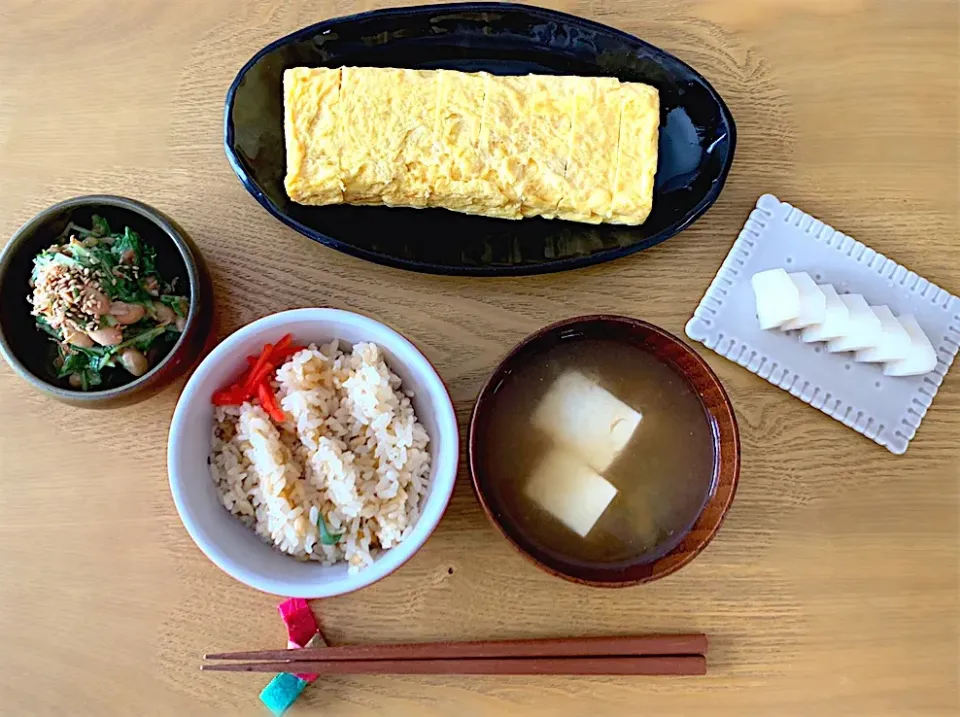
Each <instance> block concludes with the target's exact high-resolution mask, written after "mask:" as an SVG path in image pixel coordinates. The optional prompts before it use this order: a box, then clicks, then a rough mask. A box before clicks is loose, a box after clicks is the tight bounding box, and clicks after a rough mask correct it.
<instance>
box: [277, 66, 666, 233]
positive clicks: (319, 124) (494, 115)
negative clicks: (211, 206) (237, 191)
mask: <svg viewBox="0 0 960 717" xmlns="http://www.w3.org/2000/svg"><path fill="white" fill-rule="evenodd" d="M283 91H284V131H285V136H286V154H287V175H286V178H285V180H284V185H285V187H286V191H287V194H288V195H289V197H290V198H291V199H292V200H293V201H295V202H298V203H300V204H314V205H328V204H361V205H363V204H367V205H387V206H404V207H421V208H422V207H440V208H444V209H449V210H452V211H457V212H465V213H468V214H479V215H482V216H489V217H499V218H503V219H523V218H525V217H536V216H540V217H545V218H547V219H554V218H556V219H566V220H570V221H578V222H587V223H590V224H599V223H601V222H608V223H612V224H642V223H643V222H644V221H645V220H646V218H647V216H648V215H649V214H650V210H651V208H652V206H653V180H654V175H655V174H656V170H657V142H658V133H659V122H660V97H659V94H658V92H657V90H656V89H654V88H653V87H650V86H648V85H644V84H640V83H633V82H620V81H619V80H617V79H615V78H609V77H574V76H554V75H524V76H509V77H504V76H497V75H490V74H488V73H486V72H479V73H466V72H455V71H452V70H405V69H393V68H379V67H340V68H308V67H295V68H291V69H288V70H286V71H285V72H284V75H283Z"/></svg>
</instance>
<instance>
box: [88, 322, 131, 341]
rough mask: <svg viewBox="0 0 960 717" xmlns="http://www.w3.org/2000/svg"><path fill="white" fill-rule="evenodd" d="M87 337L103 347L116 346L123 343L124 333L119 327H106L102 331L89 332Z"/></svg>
mask: <svg viewBox="0 0 960 717" xmlns="http://www.w3.org/2000/svg"><path fill="white" fill-rule="evenodd" d="M87 336H89V337H90V338H91V339H93V340H94V341H96V342H97V343H98V344H100V345H101V346H116V345H117V344H119V343H120V342H121V341H123V333H122V332H121V331H120V328H119V327H117V326H105V327H104V328H102V329H94V330H93V331H88V332H87Z"/></svg>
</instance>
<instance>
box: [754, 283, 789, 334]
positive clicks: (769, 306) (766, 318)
mask: <svg viewBox="0 0 960 717" xmlns="http://www.w3.org/2000/svg"><path fill="white" fill-rule="evenodd" d="M750 284H751V286H753V293H754V295H755V296H756V300H757V318H758V319H759V321H760V328H761V329H764V330H767V329H776V328H779V327H780V326H781V325H783V324H785V323H787V322H788V321H792V320H793V319H796V318H798V317H799V316H800V290H799V289H798V288H797V285H796V284H795V283H794V282H793V279H791V278H790V275H789V274H787V272H785V271H784V270H783V269H770V270H769V271H761V272H760V273H759V274H754V275H753V277H752V278H751V279H750Z"/></svg>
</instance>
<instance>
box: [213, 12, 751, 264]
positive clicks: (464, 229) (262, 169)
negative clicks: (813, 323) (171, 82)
mask: <svg viewBox="0 0 960 717" xmlns="http://www.w3.org/2000/svg"><path fill="white" fill-rule="evenodd" d="M341 65H360V66H373V67H407V68H422V69H435V68H443V69H453V70H462V71H467V72H476V71H480V70H485V71H487V72H491V73H495V74H501V75H521V74H527V73H540V74H568V75H584V76H613V77H617V78H619V79H620V80H622V81H628V82H646V83H647V84H650V85H653V86H654V87H656V88H657V89H658V90H659V91H660V102H661V117H660V159H659V165H658V170H657V178H656V186H655V190H654V200H653V212H652V213H651V215H650V217H649V218H648V219H647V221H646V223H645V224H643V225H642V226H639V227H624V226H615V225H599V226H594V225H589V224H578V223H575V222H565V221H556V220H552V221H551V220H546V219H540V218H537V219H526V220H523V221H509V220H503V219H489V218H485V217H476V216H469V215H465V214H458V213H456V212H449V211H446V210H443V209H419V210H418V209H403V208H387V207H351V206H345V205H340V206H331V207H307V206H302V205H299V204H296V203H295V202H293V201H291V200H290V199H289V198H288V197H287V195H286V192H285V191H284V187H283V176H284V173H285V152H284V136H283V71H284V70H285V69H287V68H289V67H299V66H307V67H338V66H341ZM224 120H225V121H224V124H225V139H224V141H225V145H226V151H227V156H228V158H229V159H230V162H231V164H232V165H233V168H234V170H235V171H236V173H237V175H238V176H239V177H240V180H241V181H242V182H243V184H244V186H245V187H246V188H247V189H248V190H249V191H250V193H251V194H252V195H253V196H254V197H255V198H256V199H257V201H259V202H260V204H262V205H263V206H264V208H266V209H267V211H269V212H270V213H271V214H273V215H274V216H275V217H277V218H278V219H280V220H281V221H282V222H284V223H285V224H287V225H289V226H291V227H293V228H294V229H296V230H297V231H299V232H301V233H303V234H305V235H306V236H308V237H310V238H311V239H315V240H316V241H318V242H320V243H322V244H325V245H327V246H330V247H333V248H334V249H338V250H340V251H344V252H347V253H348V254H352V255H354V256H359V257H362V258H364V259H369V260H371V261H375V262H379V263H382V264H388V265H391V266H397V267H401V268H405V269H412V270H416V271H425V272H432V273H442V274H466V275H470V274H472V275H503V274H534V273H541V272H549V271H559V270H562V269H572V268H575V267H580V266H586V265H588V264H596V263H598V262H602V261H608V260H610V259H615V258H618V257H622V256H625V255H627V254H631V253H633V252H636V251H640V250H641V249H646V248H648V247H651V246H653V245H655V244H659V243H660V242H662V241H664V240H666V239H669V238H670V237H672V236H673V235H675V234H676V233H677V232H679V231H681V230H682V229H684V228H685V227H687V226H689V225H690V224H691V223H692V222H694V221H695V220H696V219H697V218H698V217H699V216H701V215H702V214H703V213H704V212H705V211H706V210H707V209H708V208H709V207H710V206H711V205H712V204H713V203H714V202H715V201H716V199H717V197H718V195H719V194H720V190H721V189H722V188H723V184H724V181H725V180H726V177H727V173H728V171H729V170H730V165H731V163H732V162H733V152H734V146H735V144H736V128H735V125H734V122H733V117H731V115H730V111H729V110H728V109H727V106H726V105H725V104H724V102H723V100H721V99H720V97H719V95H718V94H717V93H716V91H715V90H714V89H713V88H712V87H711V86H710V84H709V83H708V82H707V81H706V80H705V79H704V78H703V77H701V76H700V75H699V74H698V73H697V72H696V71H695V70H693V69H692V68H691V67H690V66H689V65H686V64H685V63H683V62H681V61H680V60H678V59H677V58H676V57H674V56H672V55H670V54H669V53H667V52H664V51H663V50H660V49H657V48H656V47H653V46H651V45H648V44H647V43H645V42H643V41H642V40H639V39H637V38H635V37H632V36H630V35H627V34H626V33H623V32H621V31H619V30H615V29H613V28H610V27H606V26H604V25H600V24H598V23H595V22H591V21H589V20H584V19H581V18H578V17H574V16H572V15H566V14H564V13H559V12H554V11H551V10H544V9H541V8H534V7H528V6H525V5H511V4H501V3H464V4H453V5H429V6H420V7H410V8H397V9H390V10H377V11H374V12H368V13H363V14H360V15H353V16H350V17H343V18H336V19H333V20H328V21H326V22H322V23H319V24H317V25H313V26H311V27H308V28H304V29H303V30H300V31H299V32H296V33H293V34H292V35H288V36H287V37H285V38H282V39H280V40H277V41H276V42H274V43H272V44H270V45H268V46H267V47H265V48H264V49H263V50H261V51H260V52H258V53H257V54H256V55H254V57H253V58H251V60H250V61H249V62H248V63H247V64H246V65H244V67H243V69H241V70H240V73H239V74H238V75H237V77H236V79H235V80H234V82H233V84H232V85H231V86H230V90H229V92H228V94H227V104H226V112H225V117H224Z"/></svg>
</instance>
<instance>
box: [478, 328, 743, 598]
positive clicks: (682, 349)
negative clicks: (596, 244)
mask: <svg viewBox="0 0 960 717" xmlns="http://www.w3.org/2000/svg"><path fill="white" fill-rule="evenodd" d="M576 336H584V337H590V336H596V337H598V338H603V339H605V340H608V341H609V340H622V341H625V342H629V343H631V344H633V345H635V346H638V347H641V348H643V349H644V350H646V351H649V352H651V353H653V354H654V355H655V356H656V357H658V358H659V359H660V360H661V361H663V362H665V363H667V364H668V365H670V366H671V367H672V368H673V369H674V370H675V371H676V372H677V373H678V374H680V375H681V376H682V377H683V378H684V379H685V380H686V381H687V383H688V384H689V385H690V386H691V387H692V388H693V390H694V392H695V393H696V394H697V395H698V396H699V397H700V401H701V403H702V404H703V409H704V412H705V413H706V415H707V418H708V420H709V421H710V424H711V426H712V428H713V436H714V473H713V481H712V487H711V490H710V493H709V495H708V496H707V500H706V502H705V503H704V506H703V508H702V509H701V510H700V514H699V515H698V516H697V519H696V521H694V523H693V526H692V527H691V528H690V530H689V531H688V532H687V533H686V534H685V535H684V536H683V538H682V539H681V540H680V542H679V543H678V544H676V546H675V547H673V548H672V549H671V550H669V552H667V553H665V554H660V555H657V554H655V553H654V554H653V555H652V556H651V557H650V558H649V559H648V560H647V561H643V559H642V558H641V559H640V560H638V561H637V562H634V563H629V564H627V565H626V566H624V565H622V564H618V565H604V564H602V563H595V564H593V565H588V566H583V565H582V564H573V563H571V562H566V561H563V560H562V559H560V558H558V557H556V556H555V555H554V554H552V553H548V552H547V551H545V550H543V549H542V548H541V547H539V546H538V545H536V544H535V543H534V542H533V541H531V540H530V539H528V538H527V537H526V536H525V534H524V533H523V531H522V530H521V529H520V528H519V526H517V525H514V524H513V523H512V522H511V521H510V519H509V515H508V513H507V512H506V511H505V510H502V508H501V506H500V505H499V504H498V503H497V498H496V494H495V491H493V490H492V489H490V488H489V486H488V480H489V479H488V477H487V476H486V475H485V474H484V470H483V464H484V461H483V459H482V449H481V447H480V446H479V443H480V442H481V441H482V440H483V436H484V435H485V434H486V430H487V429H486V424H487V422H488V421H489V420H490V418H491V415H492V411H491V406H492V404H493V397H494V395H495V394H496V392H497V390H498V389H499V388H500V386H501V385H502V383H503V381H504V379H505V378H506V377H507V376H508V375H510V373H511V372H512V371H513V370H515V369H516V368H517V367H519V366H520V365H522V364H523V362H524V361H525V360H527V359H528V358H530V357H531V356H535V355H537V354H539V352H540V351H541V350H542V348H543V347H544V345H546V344H548V343H550V342H555V341H559V340H566V339H570V338H573V337H576ZM467 453H468V461H469V466H470V477H471V480H472V482H473V489H474V491H475V492H476V494H477V499H478V500H479V501H480V505H481V506H483V510H484V512H486V514H487V517H488V518H490V520H491V522H492V523H493V524H494V525H495V526H496V527H497V529H498V530H499V531H500V532H501V533H503V535H504V537H505V538H506V539H507V540H509V541H510V542H511V543H513V545H514V547H516V548H517V550H519V551H520V552H521V553H522V554H523V555H524V556H526V557H527V558H529V559H530V560H531V561H533V563H534V564H536V565H537V566H539V567H540V568H542V569H543V570H545V571H547V572H548V573H551V574H552V575H557V576H559V577H562V578H566V579H567V580H571V581H573V582H577V583H581V584H583V585H592V586H596V587H624V586H627V585H638V584H640V583H646V582H650V581H651V580H657V579H659V578H662V577H664V576H666V575H669V574H670V573H673V572H675V571H677V570H679V569H680V568H682V567H683V566H684V565H686V564H687V563H689V562H690V561H691V560H693V559H694V558H695V557H696V556H697V555H698V554H699V553H700V551H702V550H703V549H704V548H705V547H706V546H707V544H708V543H709V542H710V541H711V540H712V539H713V536H714V535H715V534H716V532H717V530H718V529H719V527H720V524H721V523H722V522H723V518H724V516H725V515H726V512H727V509H728V508H729V507H730V503H731V502H732V501H733V496H734V493H735V492H736V490H737V480H738V478H739V476H740V434H739V431H738V429H737V420H736V417H735V416H734V414H733V406H732V405H731V404H730V399H729V398H728V397H727V393H726V391H724V389H723V386H722V385H721V384H720V380H719V379H718V378H717V376H716V374H714V373H713V371H712V370H711V369H710V367H709V366H708V365H707V364H706V362H704V360H703V359H701V358H700V357H699V356H698V355H697V354H696V353H695V352H694V351H693V350H692V349H690V348H689V347H688V346H687V345H686V344H685V343H683V342H682V341H681V340H680V339H678V338H677V337H675V336H673V335H672V334H669V333H667V332H666V331H664V330H663V329H660V328H658V327H656V326H653V325H652V324H648V323H647V322H645V321H640V320H638V319H631V318H627V317H624V316H606V315H602V316H580V317H577V318H573V319H567V320H565V321H560V322H558V323H556V324H552V325H550V326H547V327H546V328H543V329H541V330H540V331H537V332H536V333H534V334H532V335H530V336H528V337H527V338H525V339H524V340H523V341H521V342H520V344H519V345H517V346H516V347H515V348H514V349H513V350H512V351H511V352H510V353H509V354H507V357H506V358H505V359H503V361H502V362H501V363H500V365H499V366H498V367H497V368H496V370H495V371H494V372H493V374H492V375H491V376H490V378H489V379H488V380H487V382H486V384H485V385H484V387H483V389H481V391H480V395H479V396H478V397H477V402H476V405H475V406H474V409H473V415H472V416H471V418H470V431H469V437H468V440H467Z"/></svg>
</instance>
